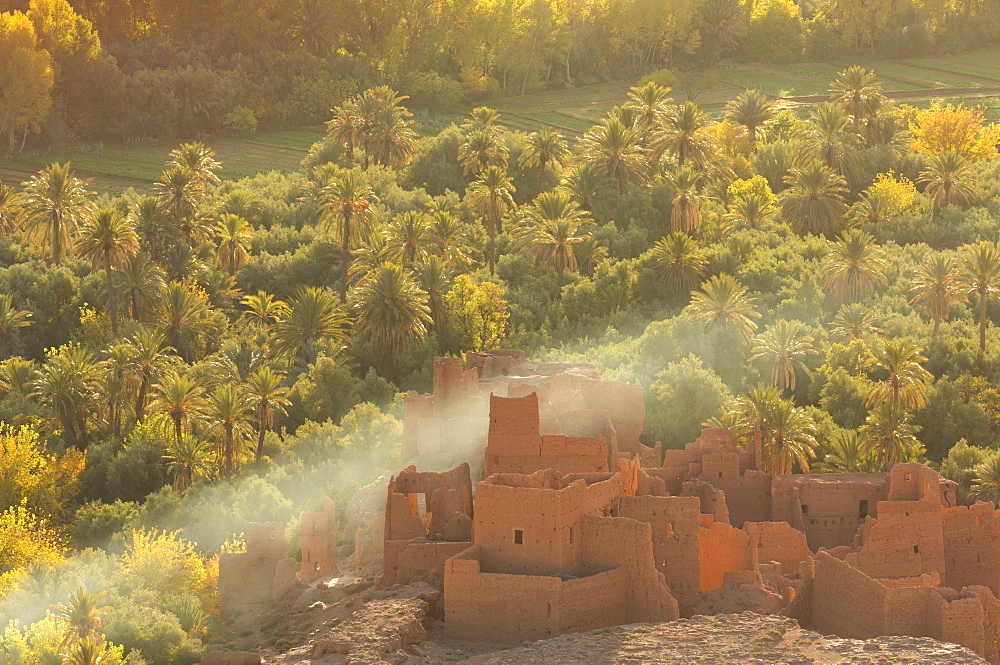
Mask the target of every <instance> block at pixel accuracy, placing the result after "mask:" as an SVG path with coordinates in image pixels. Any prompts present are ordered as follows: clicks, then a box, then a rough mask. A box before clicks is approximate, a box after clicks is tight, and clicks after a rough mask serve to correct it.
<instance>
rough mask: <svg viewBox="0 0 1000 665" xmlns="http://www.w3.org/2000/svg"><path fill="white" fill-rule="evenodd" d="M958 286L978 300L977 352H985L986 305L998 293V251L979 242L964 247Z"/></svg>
mask: <svg viewBox="0 0 1000 665" xmlns="http://www.w3.org/2000/svg"><path fill="white" fill-rule="evenodd" d="M958 285H959V287H960V288H961V289H963V290H964V291H965V293H967V294H970V295H971V294H972V293H975V294H976V297H977V299H978V300H979V350H980V352H985V351H986V303H987V302H988V300H989V298H990V297H991V296H993V295H994V294H996V293H997V292H998V291H1000V250H998V249H997V246H996V245H995V244H993V243H991V242H986V241H985V240H981V241H979V242H977V243H975V244H973V245H966V246H965V247H963V248H962V253H961V254H960V255H959V257H958Z"/></svg>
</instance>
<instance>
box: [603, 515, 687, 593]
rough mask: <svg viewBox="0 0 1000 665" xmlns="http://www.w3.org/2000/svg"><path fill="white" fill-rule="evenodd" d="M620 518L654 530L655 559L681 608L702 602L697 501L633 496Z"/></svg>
mask: <svg viewBox="0 0 1000 665" xmlns="http://www.w3.org/2000/svg"><path fill="white" fill-rule="evenodd" d="M618 514H619V515H620V516H621V517H627V518H629V519H633V520H637V521H639V522H647V523H648V524H649V525H650V527H651V529H652V539H653V558H654V560H655V562H656V567H657V569H658V570H659V571H660V572H661V573H663V575H664V577H665V578H666V580H667V585H668V586H669V587H670V592H671V594H672V595H673V596H674V598H676V599H677V602H678V603H679V604H680V605H681V607H685V606H688V605H693V604H695V603H697V602H698V600H700V598H701V594H700V593H699V588H700V583H701V564H700V549H699V548H700V545H699V541H698V530H699V528H700V526H701V507H700V500H699V499H698V498H697V497H679V496H664V497H659V496H630V497H623V498H622V499H621V501H620V502H619V508H618Z"/></svg>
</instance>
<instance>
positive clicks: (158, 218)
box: [129, 196, 180, 261]
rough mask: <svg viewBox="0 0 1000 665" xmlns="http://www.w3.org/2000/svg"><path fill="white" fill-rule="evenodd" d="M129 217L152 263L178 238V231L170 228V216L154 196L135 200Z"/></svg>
mask: <svg viewBox="0 0 1000 665" xmlns="http://www.w3.org/2000/svg"><path fill="white" fill-rule="evenodd" d="M129 216H130V217H131V218H132V223H133V224H134V225H135V230H136V233H137V234H138V235H139V238H140V239H141V242H140V245H141V246H142V248H143V249H144V250H145V251H146V252H148V253H149V255H150V257H152V259H153V260H154V261H158V260H159V258H160V256H161V255H162V254H163V252H165V251H166V248H167V246H168V245H172V244H173V243H174V242H175V241H176V240H177V239H178V238H179V237H180V229H177V228H172V227H171V226H170V216H169V215H168V214H167V213H166V211H165V210H164V208H163V205H162V204H161V202H160V199H159V198H157V197H155V196H143V197H140V198H139V199H137V200H136V201H135V202H134V203H133V204H132V206H131V208H130V211H129Z"/></svg>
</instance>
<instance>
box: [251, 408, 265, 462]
mask: <svg viewBox="0 0 1000 665" xmlns="http://www.w3.org/2000/svg"><path fill="white" fill-rule="evenodd" d="M266 413H267V410H266V408H265V406H264V401H263V400H261V403H260V407H259V408H258V413H257V450H256V451H254V465H255V466H256V467H257V468H258V469H260V468H261V460H263V458H264V433H265V431H266V430H265V428H264V422H265V420H266V415H265V414H266Z"/></svg>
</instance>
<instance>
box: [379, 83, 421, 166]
mask: <svg viewBox="0 0 1000 665" xmlns="http://www.w3.org/2000/svg"><path fill="white" fill-rule="evenodd" d="M379 89H384V90H387V91H389V93H388V94H389V95H390V96H389V97H383V98H382V99H381V100H380V101H381V108H380V109H379V111H378V113H377V114H376V116H375V124H374V127H373V131H372V137H371V148H372V155H373V156H374V157H375V162H376V163H378V164H380V165H382V166H387V167H390V168H400V167H401V166H403V165H404V164H406V161H407V160H408V159H409V158H410V155H412V154H413V152H414V151H415V150H416V149H417V132H416V130H414V129H413V121H412V120H411V118H412V117H413V114H412V113H410V111H409V110H408V109H407V108H406V107H405V106H402V105H401V104H400V102H403V101H405V100H406V99H408V97H406V96H405V95H397V94H396V93H395V92H392V91H391V90H390V89H389V88H387V87H385V86H383V87H382V88H376V90H379Z"/></svg>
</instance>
